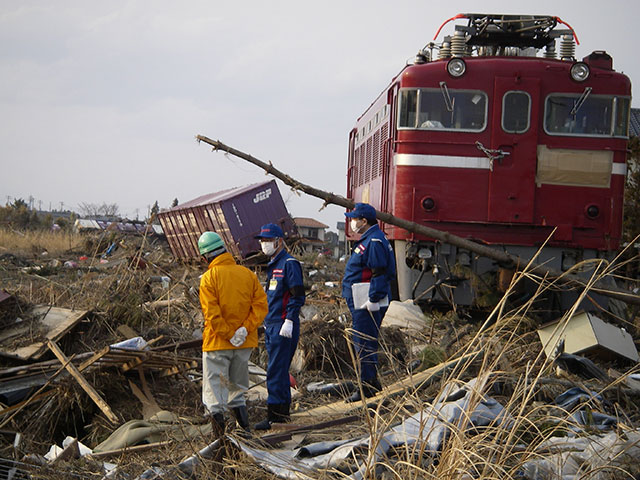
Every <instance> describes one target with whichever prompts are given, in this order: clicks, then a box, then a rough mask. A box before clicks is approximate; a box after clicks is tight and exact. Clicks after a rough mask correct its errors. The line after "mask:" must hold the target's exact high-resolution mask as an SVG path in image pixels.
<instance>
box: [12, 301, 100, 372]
mask: <svg viewBox="0 0 640 480" xmlns="http://www.w3.org/2000/svg"><path fill="white" fill-rule="evenodd" d="M87 312H88V310H77V311H73V310H69V309H67V308H59V307H49V306H46V305H45V306H42V305H41V306H37V307H35V308H34V309H33V312H32V314H34V315H37V314H40V315H44V317H43V318H42V319H41V320H40V321H39V322H38V323H39V325H40V326H42V327H43V328H45V329H47V332H46V334H45V335H44V339H43V340H42V341H37V342H34V343H32V344H31V345H26V346H24V347H19V348H16V349H14V350H7V351H3V352H2V355H4V356H8V357H12V358H20V359H22V360H30V359H38V358H40V357H41V356H42V354H43V353H44V352H46V350H47V341H48V340H53V341H56V340H58V339H59V338H61V337H63V336H64V335H65V334H66V333H67V332H68V331H69V330H71V329H72V328H73V327H74V326H75V325H76V324H77V323H78V322H79V321H80V320H81V319H82V318H83V317H84V316H85V315H86V314H87ZM23 327H24V326H22V325H20V324H18V325H16V326H15V328H18V329H20V328H23ZM12 328H14V327H12ZM6 330H7V331H6V332H5V334H7V335H8V334H10V332H9V330H11V329H6ZM0 348H1V347H0Z"/></svg>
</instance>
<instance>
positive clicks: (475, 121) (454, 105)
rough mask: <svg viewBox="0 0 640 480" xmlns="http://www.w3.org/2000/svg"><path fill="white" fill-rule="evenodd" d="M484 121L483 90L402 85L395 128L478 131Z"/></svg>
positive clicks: (485, 109)
mask: <svg viewBox="0 0 640 480" xmlns="http://www.w3.org/2000/svg"><path fill="white" fill-rule="evenodd" d="M486 124H487V94H486V93H484V92H482V91H480V90H453V89H448V88H447V86H446V84H444V83H443V85H442V87H441V88H420V89H405V90H402V91H401V94H400V114H399V116H398V128H405V129H408V128H410V129H420V130H456V131H467V132H480V131H482V130H484V129H485V127H486Z"/></svg>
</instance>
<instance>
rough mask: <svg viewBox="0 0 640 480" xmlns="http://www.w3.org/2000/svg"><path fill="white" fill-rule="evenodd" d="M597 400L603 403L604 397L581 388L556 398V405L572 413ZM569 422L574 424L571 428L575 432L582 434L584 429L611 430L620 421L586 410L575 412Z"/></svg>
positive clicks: (571, 389)
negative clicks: (577, 408)
mask: <svg viewBox="0 0 640 480" xmlns="http://www.w3.org/2000/svg"><path fill="white" fill-rule="evenodd" d="M591 400H596V401H597V402H598V403H602V402H603V398H602V396H600V395H598V394H597V393H595V392H587V391H585V390H583V389H582V388H579V387H573V388H570V389H569V390H567V391H565V392H563V393H562V394H560V395H558V396H557V397H556V398H555V402H556V404H557V405H558V406H559V407H560V408H562V409H564V410H566V411H571V410H573V409H574V408H576V407H578V406H579V405H581V404H583V403H588V402H589V401H591ZM569 420H571V422H573V423H574V425H573V426H572V427H570V428H571V430H572V431H573V432H582V431H584V429H583V428H582V427H589V428H593V429H596V430H600V431H606V430H610V429H612V428H613V427H615V426H616V425H617V424H618V419H617V418H616V417H612V416H611V415H606V414H604V413H600V412H596V411H593V410H589V411H586V410H584V409H581V410H578V411H576V412H573V413H572V414H571V415H570V416H569Z"/></svg>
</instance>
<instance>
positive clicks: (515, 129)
mask: <svg viewBox="0 0 640 480" xmlns="http://www.w3.org/2000/svg"><path fill="white" fill-rule="evenodd" d="M539 92H540V80H539V79H536V78H523V77H517V76H514V77H496V80H495V89H494V100H493V109H492V110H493V132H492V138H491V145H490V147H489V148H487V147H485V146H483V145H478V148H480V149H481V150H482V149H483V148H484V150H483V151H484V153H485V154H486V155H487V156H488V157H489V158H490V163H491V171H490V174H489V203H488V205H489V207H488V209H489V211H488V218H489V221H490V222H504V223H532V222H533V211H534V200H535V198H534V197H535V177H536V151H537V146H538V123H539V119H538V116H539V106H538V105H539V103H540V102H539V95H540V93H539Z"/></svg>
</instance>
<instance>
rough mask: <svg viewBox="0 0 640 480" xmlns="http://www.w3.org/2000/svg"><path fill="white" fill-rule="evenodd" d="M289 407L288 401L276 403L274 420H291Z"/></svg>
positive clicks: (285, 421)
mask: <svg viewBox="0 0 640 480" xmlns="http://www.w3.org/2000/svg"><path fill="white" fill-rule="evenodd" d="M289 408H290V404H288V403H280V404H278V405H276V422H278V423H289V422H290V421H291V415H290V413H289Z"/></svg>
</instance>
